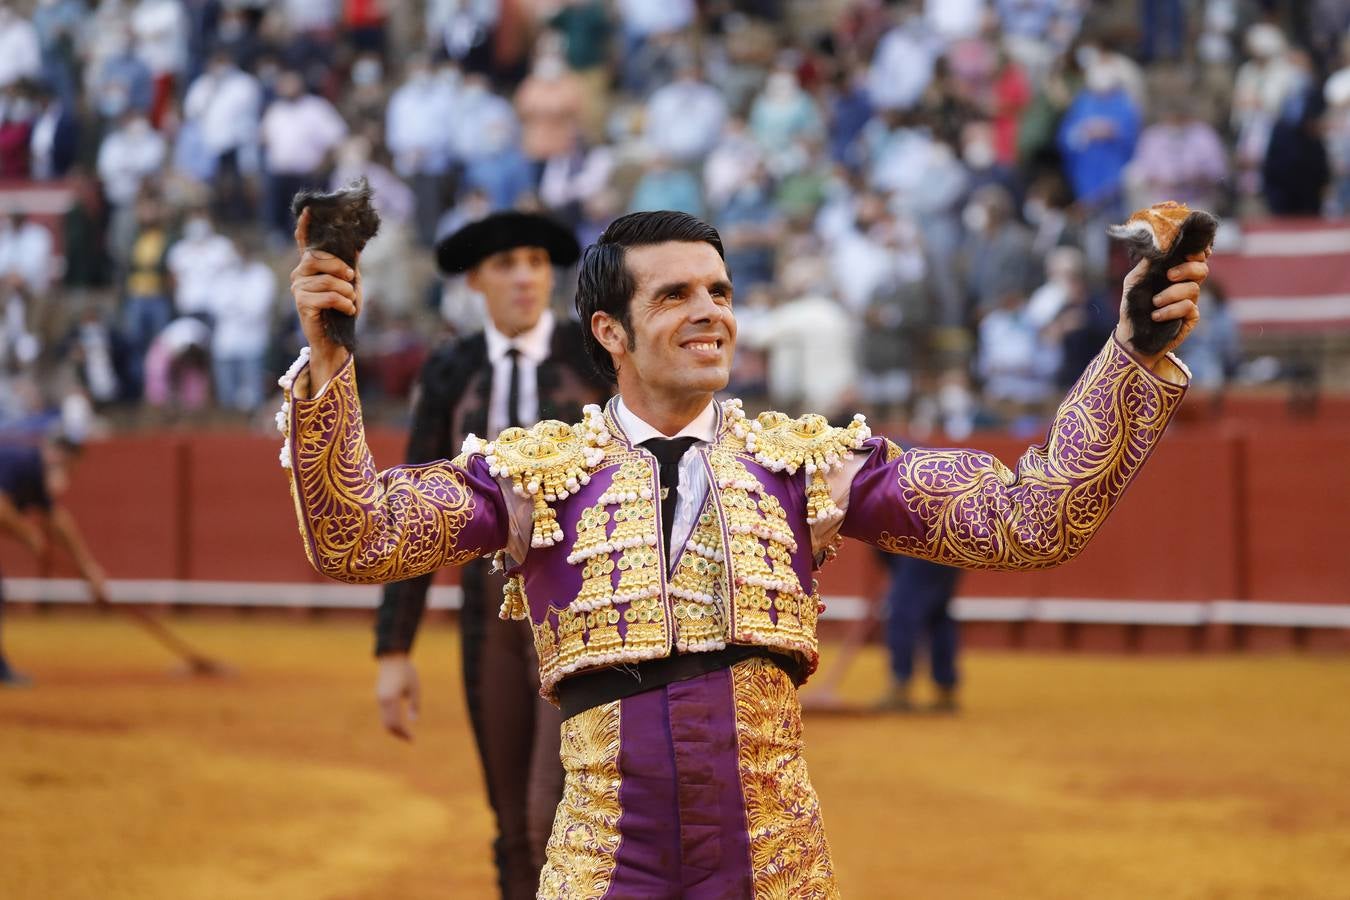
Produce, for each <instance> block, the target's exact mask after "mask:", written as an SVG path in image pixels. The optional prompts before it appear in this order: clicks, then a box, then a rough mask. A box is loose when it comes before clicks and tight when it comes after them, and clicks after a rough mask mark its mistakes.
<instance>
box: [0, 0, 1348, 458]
mask: <svg viewBox="0 0 1350 900" xmlns="http://www.w3.org/2000/svg"><path fill="white" fill-rule="evenodd" d="M357 176H364V177H366V178H367V179H368V180H369V181H370V183H371V184H372V185H373V186H374V188H375V189H376V198H377V205H378V207H379V210H380V213H381V216H382V219H383V227H382V229H381V232H380V234H379V236H378V237H377V238H376V239H375V240H374V241H373V242H372V243H371V244H370V245H369V246H368V248H367V250H366V251H365V253H364V255H363V258H362V260H361V269H362V272H363V277H364V284H365V293H366V298H367V307H366V312H365V314H364V315H363V317H362V319H361V321H360V354H359V355H360V358H361V366H362V372H363V376H362V377H363V384H362V387H363V391H365V392H366V393H367V394H368V397H367V401H368V403H369V404H370V405H369V409H370V415H371V416H373V417H375V418H377V419H379V418H381V417H383V418H385V420H387V421H397V420H398V419H399V418H401V417H402V416H404V415H405V414H406V408H407V397H408V394H409V391H410V388H411V385H412V384H413V382H414V380H415V376H416V373H417V371H418V368H419V366H420V364H421V361H422V360H423V358H424V357H425V355H426V353H427V352H428V350H429V349H430V348H431V347H433V346H435V345H436V344H437V343H438V342H440V341H441V340H444V339H446V338H447V337H449V336H451V335H453V334H457V333H465V332H467V331H470V330H473V329H475V328H477V327H480V326H481V323H482V311H481V301H479V300H478V299H477V298H476V297H475V296H473V294H472V292H471V291H469V290H468V289H467V287H466V286H465V285H464V284H462V283H461V282H459V281H455V280H449V281H447V280H445V279H443V278H441V277H440V276H439V275H438V274H437V273H436V271H435V266H434V262H433V258H432V257H433V255H432V253H431V252H430V248H431V246H432V245H433V244H434V242H435V241H436V240H437V238H438V237H441V236H444V235H445V234H447V233H449V232H450V231H451V230H453V229H455V228H457V227H459V226H460V225H461V224H463V223H465V222H468V221H470V220H472V219H474V218H477V217H479V216H481V215H483V214H485V213H487V212H489V211H491V210H494V209H500V208H504V207H513V206H514V207H518V208H523V209H546V210H549V211H551V212H553V213H554V214H555V215H556V216H558V217H559V218H560V219H562V220H564V221H566V222H567V223H569V224H570V225H571V226H572V227H573V228H575V229H576V232H577V235H578V237H579V239H580V240H581V241H582V242H583V244H585V243H589V242H590V241H592V240H594V238H595V237H596V236H597V235H598V234H599V233H600V231H601V230H602V229H603V228H604V227H605V225H606V224H607V223H608V222H609V221H610V220H611V219H612V218H614V217H615V216H616V215H619V214H621V213H624V212H627V211H632V210H641V209H663V208H668V209H681V210H685V211H687V212H690V213H693V214H696V215H699V216H702V217H704V218H706V219H708V220H709V221H710V222H712V223H713V224H715V225H716V226H717V227H718V228H719V229H721V232H722V235H723V238H724V241H725V243H726V248H727V260H728V263H729V266H730V268H731V271H732V273H733V277H734V279H735V283H736V287H737V305H738V318H739V321H740V343H741V346H742V349H741V351H740V353H739V355H738V356H739V358H738V366H737V370H736V372H735V374H734V383H733V385H732V391H734V392H736V393H737V394H738V395H740V396H742V397H745V398H746V401H747V403H748V404H749V405H757V406H761V407H763V406H773V407H776V408H781V409H785V410H788V411H793V410H804V409H810V410H814V411H821V412H825V413H827V414H838V413H843V412H845V411H848V412H851V411H853V410H855V409H861V410H864V411H867V412H869V413H872V414H873V415H879V416H881V417H883V418H884V419H886V420H888V421H891V422H897V423H903V424H904V425H905V426H906V427H907V428H908V430H909V432H910V433H911V434H916V435H919V436H922V435H924V434H926V433H930V432H934V431H942V432H944V433H946V434H947V435H948V436H950V437H954V438H958V439H959V438H960V437H962V436H964V435H965V434H967V433H969V432H970V431H971V430H972V429H974V428H979V427H1007V428H1012V429H1014V430H1026V431H1032V430H1034V429H1035V428H1037V427H1039V426H1038V423H1039V422H1041V421H1043V418H1044V416H1045V414H1046V413H1047V411H1048V409H1049V408H1052V407H1053V404H1054V403H1055V402H1056V401H1057V400H1058V399H1059V397H1060V396H1062V393H1063V391H1064V389H1065V388H1066V387H1067V386H1068V384H1070V383H1071V382H1072V380H1073V379H1074V378H1075V377H1076V375H1077V374H1078V372H1079V371H1080V370H1081V368H1082V366H1083V365H1084V364H1085V362H1086V361H1087V360H1088V359H1089V358H1090V357H1091V356H1092V355H1093V354H1094V353H1095V351H1096V350H1097V349H1098V348H1099V347H1100V345H1101V343H1102V342H1103V341H1104V340H1105V339H1106V337H1107V335H1108V334H1109V332H1110V329H1111V328H1112V326H1113V323H1114V321H1115V318H1116V306H1117V304H1118V301H1119V280H1120V278H1121V277H1122V275H1123V273H1124V271H1125V270H1126V269H1127V268H1128V264H1127V262H1126V261H1125V260H1124V259H1123V255H1122V252H1121V250H1120V248H1119V247H1117V246H1113V244H1112V243H1111V242H1109V241H1108V239H1107V237H1106V233H1105V226H1106V225H1107V224H1109V223H1113V222H1119V221H1123V219H1124V217H1125V216H1126V215H1127V214H1128V212H1129V211H1130V210H1132V209H1135V208H1138V207H1140V206H1144V205H1147V204H1149V203H1152V202H1155V201H1157V200H1161V199H1177V200H1183V201H1186V202H1188V203H1190V204H1192V205H1195V206H1199V207H1203V208H1206V209H1209V210H1212V211H1214V212H1216V213H1218V214H1220V215H1221V216H1223V217H1226V218H1242V217H1247V216H1267V215H1273V216H1329V217H1339V216H1343V215H1345V214H1347V213H1348V212H1350V3H1346V2H1344V0H1288V2H1278V0H1265V2H1256V0H1134V2H1109V3H1108V2H1096V0H926V2H891V3H885V2H881V0H819V2H815V0H813V2H806V0H747V2H730V0H700V2H696V0H425V2H399V3H394V2H387V0H275V2H270V3H269V2H261V0H100V2H96V3H95V2H85V0H38V2H27V3H23V2H12V0H11V2H0V196H4V197H5V198H6V199H5V200H4V202H3V203H0V207H3V210H4V221H3V223H0V381H2V382H3V383H2V384H0V428H4V429H8V430H24V429H31V430H36V429H42V428H46V427H49V426H50V425H51V423H52V422H53V421H59V422H62V423H64V427H65V428H66V429H67V431H68V432H73V433H74V434H75V436H77V437H83V436H87V435H88V434H89V433H90V432H91V431H96V430H97V429H98V428H99V427H101V426H100V423H104V425H103V427H106V424H107V423H111V424H112V425H113V426H116V427H135V426H140V425H146V424H163V423H170V422H181V421H187V422H190V423H192V424H193V425H194V426H200V425H202V424H208V425H209V424H212V423H223V424H227V425H230V426H233V427H237V426H238V425H239V423H240V422H241V421H242V420H245V419H247V420H248V421H255V422H256V421H260V420H261V419H263V418H266V416H267V412H266V410H265V409H264V407H265V406H266V405H268V404H269V403H270V400H271V395H272V394H273V392H274V387H273V385H274V379H275V376H276V374H277V373H278V372H280V371H282V370H284V368H285V366H286V364H287V363H288V361H289V359H290V358H292V357H293V355H294V353H295V351H296V350H297V348H298V344H299V335H298V332H297V328H296V325H295V322H294V316H293V313H292V312H291V306H290V300H289V294H288V291H287V278H286V273H287V271H288V269H289V267H290V265H292V264H293V259H294V251H293V246H292V238H291V234H290V233H291V229H292V227H293V226H292V222H291V218H290V214H289V203H290V198H291V196H292V195H293V194H294V192H295V191H296V190H298V189H301V188H315V187H337V186H341V185H343V184H346V183H348V182H349V181H350V180H352V179H353V178H354V177H357ZM1208 287H1209V289H1208V290H1207V293H1206V295H1205V297H1204V306H1205V309H1204V314H1205V322H1204V325H1203V328H1202V330H1201V331H1200V332H1199V333H1198V334H1197V335H1196V336H1195V337H1194V338H1193V339H1192V340H1191V341H1190V342H1189V343H1188V345H1187V348H1186V354H1185V356H1186V360H1187V362H1188V363H1189V364H1190V366H1191V368H1192V369H1193V371H1194V373H1195V377H1196V379H1197V382H1198V383H1199V384H1201V385H1203V386H1206V387H1211V388H1217V387H1220V386H1222V385H1223V384H1224V383H1225V382H1226V381H1228V380H1229V379H1231V378H1233V377H1234V376H1235V375H1238V374H1240V372H1241V367H1242V364H1243V355H1242V349H1241V347H1240V346H1239V338H1238V329H1237V327H1236V324H1235V322H1234V320H1233V317H1232V316H1231V315H1229V314H1228V313H1227V311H1226V309H1225V305H1224V294H1223V276H1222V269H1221V268H1217V269H1216V277H1214V278H1213V279H1212V280H1211V282H1210V285H1209V286H1208ZM570 296H571V284H570V282H569V280H568V279H567V278H563V279H560V287H559V297H558V301H559V308H560V309H563V310H566V309H568V308H569V302H570Z"/></svg>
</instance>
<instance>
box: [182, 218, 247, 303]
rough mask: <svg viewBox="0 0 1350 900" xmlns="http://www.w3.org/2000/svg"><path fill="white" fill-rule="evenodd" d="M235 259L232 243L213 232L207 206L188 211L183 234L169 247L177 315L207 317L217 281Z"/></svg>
mask: <svg viewBox="0 0 1350 900" xmlns="http://www.w3.org/2000/svg"><path fill="white" fill-rule="evenodd" d="M237 263H238V256H237V254H236V253H235V250H234V245H233V244H232V243H230V239H229V238H227V237H225V236H224V235H221V234H219V233H217V232H216V229H215V226H214V225H213V224H212V223H211V219H210V216H208V214H207V212H206V210H205V209H195V210H192V211H191V212H189V213H188V218H187V221H186V222H184V223H183V236H182V237H181V238H179V240H178V241H177V242H175V243H174V245H173V246H172V247H171V248H170V249H169V256H168V266H169V272H170V273H172V275H173V280H174V307H175V309H176V311H177V313H178V315H180V316H199V317H201V318H202V319H203V321H209V320H210V318H211V315H212V312H213V310H214V308H215V300H214V297H215V291H216V285H217V284H219V282H220V279H221V278H222V277H224V276H225V273H226V272H227V271H228V270H229V269H230V268H231V267H233V266H234V265H236V264H237Z"/></svg>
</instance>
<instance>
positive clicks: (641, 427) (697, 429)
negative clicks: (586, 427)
mask: <svg viewBox="0 0 1350 900" xmlns="http://www.w3.org/2000/svg"><path fill="white" fill-rule="evenodd" d="M614 417H615V418H616V419H618V420H619V425H620V427H622V428H623V431H624V434H626V435H627V436H628V442H629V443H630V444H632V445H633V446H634V447H636V446H637V445H638V444H641V443H642V442H643V441H648V440H651V439H652V438H664V437H692V438H698V439H699V440H700V441H703V442H704V443H708V444H711V443H712V442H713V441H714V440H715V439H716V438H717V401H716V400H709V401H708V405H707V406H705V407H704V408H703V412H701V413H699V414H698V415H697V416H695V417H694V420H693V421H692V422H690V423H689V424H688V425H686V426H684V427H683V428H681V429H680V432H679V434H673V435H667V434H663V433H662V432H661V431H659V430H658V429H656V428H653V427H652V426H651V425H649V424H647V423H646V422H644V421H643V420H642V419H640V418H638V415H637V413H635V412H633V411H632V410H631V409H629V408H628V407H627V406H625V405H624V402H623V398H622V397H619V398H617V399H616V400H615V402H614Z"/></svg>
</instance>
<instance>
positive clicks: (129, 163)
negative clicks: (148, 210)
mask: <svg viewBox="0 0 1350 900" xmlns="http://www.w3.org/2000/svg"><path fill="white" fill-rule="evenodd" d="M167 153H168V147H167V146H166V145H165V143H164V138H163V137H161V136H160V134H159V133H158V132H157V131H155V130H154V129H153V128H151V127H150V120H149V119H147V118H146V117H145V116H144V115H143V114H141V113H140V112H137V111H134V110H132V111H129V112H127V113H125V114H124V115H123V117H122V120H121V123H120V124H119V125H118V127H117V128H115V129H114V130H113V131H111V132H109V133H108V135H107V136H106V137H104V138H103V143H102V144H100V145H99V148H98V176H99V180H100V181H102V182H103V194H104V196H106V197H107V198H108V203H109V205H110V206H111V207H112V215H111V221H110V223H109V225H108V232H109V233H108V250H109V254H110V255H111V256H112V258H113V260H114V262H116V263H118V264H121V263H123V262H124V261H125V260H126V258H127V253H128V252H129V251H130V249H131V240H132V237H133V234H134V232H135V224H136V217H135V204H136V197H137V195H138V194H139V193H140V191H141V186H142V185H143V184H145V183H146V182H147V181H148V180H150V179H151V178H153V177H154V175H155V174H157V173H158V172H159V171H160V170H161V169H162V168H163V166H164V160H165V156H166V155H167Z"/></svg>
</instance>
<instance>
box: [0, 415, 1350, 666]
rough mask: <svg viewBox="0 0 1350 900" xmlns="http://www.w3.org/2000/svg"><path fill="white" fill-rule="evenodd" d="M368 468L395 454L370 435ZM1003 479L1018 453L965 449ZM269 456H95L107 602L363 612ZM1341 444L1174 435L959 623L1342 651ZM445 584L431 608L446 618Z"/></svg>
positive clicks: (10, 583) (841, 592) (219, 439)
mask: <svg viewBox="0 0 1350 900" xmlns="http://www.w3.org/2000/svg"><path fill="white" fill-rule="evenodd" d="M370 442H371V447H372V449H373V451H374V453H375V457H376V460H377V461H378V462H379V463H381V464H389V463H392V462H394V461H396V460H397V459H398V458H399V456H400V452H401V446H402V437H401V435H399V434H398V433H395V432H374V433H372V435H371V438H370ZM976 443H977V445H979V446H981V447H982V448H984V449H987V450H990V451H991V452H994V453H995V454H997V455H998V456H1000V457H1001V458H1002V459H1003V460H1005V461H1006V462H1008V463H1009V464H1013V463H1015V461H1016V459H1017V456H1018V455H1019V454H1020V453H1021V452H1022V451H1023V450H1024V449H1025V444H1024V443H1018V442H1015V441H1012V440H1009V439H1006V438H991V439H985V440H982V441H981V440H977V441H976ZM278 446H279V442H278V441H277V440H276V439H274V438H270V437H261V436H253V435H238V434H198V435H187V434H173V435H167V434H159V435H151V436H136V437H119V438H116V439H112V440H108V441H104V442H100V443H97V444H94V445H92V446H91V447H90V448H89V449H88V451H87V452H86V454H85V458H84V460H83V461H82V463H81V465H80V466H79V468H78V469H77V471H76V473H75V477H74V480H73V485H72V488H71V493H70V498H69V502H70V506H71V508H72V509H73V510H74V512H75V514H76V516H77V518H78V520H79V522H80V523H81V525H82V527H83V528H84V530H85V532H86V535H87V537H88V540H89V543H90V545H91V546H92V548H93V551H94V553H95V555H96V556H97V557H98V559H99V560H100V561H101V562H102V563H103V565H104V567H105V568H106V569H107V571H108V574H109V576H110V578H111V579H113V585H112V587H113V594H114V597H115V598H116V599H119V600H127V601H150V602H160V603H170V604H184V605H192V604H196V603H211V604H223V605H240V606H302V607H303V606H318V607H328V606H335V607H353V606H355V607H361V606H373V605H374V604H375V603H376V602H377V599H378V592H377V591H376V589H374V588H369V587H350V586H341V585H335V584H332V583H331V582H327V581H325V580H324V579H322V578H320V577H319V576H318V575H316V574H315V573H314V572H313V570H312V569H311V568H310V567H309V565H308V563H307V562H306V561H305V558H304V555H303V553H302V551H301V546H300V541H299V538H298V535H297V531H296V524H295V518H294V512H293V510H292V507H291V504H290V498H289V494H288V492H287V488H286V475H285V472H284V471H283V470H282V469H281V468H280V467H279V465H278V464H277V452H278ZM1348 460H1350V428H1345V427H1338V426H1336V425H1330V424H1327V423H1325V422H1322V423H1319V424H1318V425H1316V426H1311V427H1300V426H1298V425H1296V424H1286V423H1279V424H1274V425H1271V426H1269V427H1263V428H1253V427H1233V428H1228V429H1223V428H1192V429H1179V430H1178V432H1177V433H1175V434H1173V435H1170V436H1169V437H1168V438H1167V439H1166V440H1165V441H1164V442H1163V444H1162V446H1161V447H1160V448H1159V449H1158V451H1157V452H1156V454H1155V455H1154V458H1153V459H1151V460H1150V461H1149V463H1148V465H1147V466H1145V467H1144V469H1143V471H1142V473H1141V474H1140V476H1139V478H1138V481H1137V483H1136V484H1135V485H1134V486H1133V487H1132V488H1131V490H1130V491H1129V493H1128V494H1127V495H1126V497H1125V499H1124V501H1123V502H1122V503H1121V504H1120V506H1119V507H1118V509H1117V510H1116V512H1115V513H1114V515H1113V516H1112V518H1111V519H1110V521H1109V522H1108V523H1107V524H1106V526H1105V527H1104V528H1103V530H1102V531H1101V533H1100V534H1099V535H1098V536H1097V537H1096V539H1095V540H1094V541H1093V543H1092V544H1091V545H1090V546H1089V547H1088V549H1087V550H1086V552H1085V553H1084V554H1083V555H1082V557H1081V558H1079V559H1078V560H1075V561H1074V562H1072V563H1070V564H1068V565H1066V566H1063V567H1061V568H1058V569H1054V570H1050V571H1043V572H1013V573H995V572H972V573H969V574H967V575H966V576H965V578H964V579H963V581H962V583H961V587H960V591H959V597H960V599H959V601H958V615H960V617H961V618H962V619H963V620H965V622H966V629H965V630H966V634H967V637H968V640H970V641H971V642H973V643H976V644H994V645H1009V644H1012V645H1020V646H1027V647H1033V648H1037V647H1042V648H1046V649H1051V648H1064V647H1067V648H1081V649H1100V650H1200V649H1227V648H1252V649H1261V648H1290V647H1303V646H1309V647H1335V648H1344V649H1350V640H1348V639H1347V636H1348V635H1350V551H1347V549H1346V548H1347V547H1350V474H1347V461H1348ZM0 565H3V572H4V574H5V576H6V578H7V584H6V588H7V594H8V596H9V597H10V598H11V599H12V600H16V601H20V602H22V601H37V602H47V601H51V602H61V601H78V600H79V599H82V597H83V593H82V591H81V589H80V586H79V584H78V583H77V582H75V581H73V580H71V579H72V576H73V575H74V572H73V570H72V569H71V568H70V566H69V564H68V563H66V562H64V561H56V562H54V563H50V564H48V563H45V562H38V561H35V560H33V559H32V558H31V557H30V556H29V555H27V554H26V553H25V552H24V551H22V550H21V549H20V548H19V547H18V545H16V544H14V543H13V542H11V541H8V540H0ZM456 583H457V578H456V573H455V572H454V571H453V570H446V571H445V572H443V573H442V574H441V575H440V576H439V577H438V585H439V587H438V589H437V590H436V593H435V595H434V597H433V601H434V603H433V605H435V606H440V607H451V608H453V607H454V606H455V605H456V603H457V592H456V589H455V585H456ZM820 586H821V594H822V596H823V597H824V598H825V600H826V603H827V605H828V607H829V609H828V612H827V616H828V617H829V618H830V619H831V620H849V619H856V618H858V617H859V616H861V615H864V614H865V613H866V611H867V608H868V603H869V601H872V600H874V599H875V598H876V597H878V596H879V594H880V592H881V590H882V588H883V586H884V569H883V568H882V566H881V564H880V560H879V558H878V556H877V554H876V553H875V552H874V551H872V550H871V549H870V548H867V547H864V546H862V545H858V544H855V543H851V542H850V543H849V544H847V545H846V546H845V547H844V549H843V551H842V553H841V555H840V559H838V560H836V561H835V562H834V563H833V564H831V565H829V566H828V567H827V568H826V569H825V570H824V571H823V572H822V575H821V578H820Z"/></svg>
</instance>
